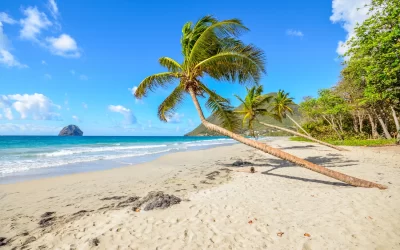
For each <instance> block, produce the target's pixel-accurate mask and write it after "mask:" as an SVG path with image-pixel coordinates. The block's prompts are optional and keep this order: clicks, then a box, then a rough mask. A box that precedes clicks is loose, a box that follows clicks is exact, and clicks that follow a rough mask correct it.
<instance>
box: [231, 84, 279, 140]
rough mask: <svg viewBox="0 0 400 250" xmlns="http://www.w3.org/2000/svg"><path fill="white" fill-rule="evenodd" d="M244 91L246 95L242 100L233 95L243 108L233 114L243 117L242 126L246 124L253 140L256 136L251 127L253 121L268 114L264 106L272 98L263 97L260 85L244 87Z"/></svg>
mask: <svg viewBox="0 0 400 250" xmlns="http://www.w3.org/2000/svg"><path fill="white" fill-rule="evenodd" d="M246 90H247V95H246V97H245V98H244V100H243V99H242V98H240V97H239V96H238V95H235V97H236V98H237V99H238V100H239V101H240V102H241V103H242V104H243V108H242V109H241V110H237V111H235V112H236V113H238V114H241V115H242V116H243V126H244V125H245V124H246V123H247V127H248V129H249V132H250V135H251V136H252V137H254V138H255V137H256V135H255V133H254V127H253V123H254V120H256V119H257V116H260V115H267V114H268V110H267V109H266V108H265V107H264V106H265V104H266V103H269V102H270V101H271V99H272V96H269V95H263V94H262V92H263V87H262V86H261V85H259V86H253V87H251V88H247V87H246ZM263 107H264V108H263Z"/></svg>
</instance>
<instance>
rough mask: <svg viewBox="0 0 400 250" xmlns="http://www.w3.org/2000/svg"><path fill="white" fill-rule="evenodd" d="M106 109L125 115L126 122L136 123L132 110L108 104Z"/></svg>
mask: <svg viewBox="0 0 400 250" xmlns="http://www.w3.org/2000/svg"><path fill="white" fill-rule="evenodd" d="M108 110H109V111H111V112H116V113H120V114H122V115H123V116H124V117H125V122H126V123H128V124H134V123H136V117H135V116H134V115H133V113H132V111H131V110H130V109H128V108H125V107H124V106H121V105H116V106H115V105H109V106H108Z"/></svg>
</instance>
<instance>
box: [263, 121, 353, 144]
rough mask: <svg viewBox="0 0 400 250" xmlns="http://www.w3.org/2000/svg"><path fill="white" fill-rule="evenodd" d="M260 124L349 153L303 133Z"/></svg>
mask: <svg viewBox="0 0 400 250" xmlns="http://www.w3.org/2000/svg"><path fill="white" fill-rule="evenodd" d="M260 124H262V125H264V126H267V127H270V128H275V129H279V130H282V131H285V132H288V133H291V134H293V135H297V136H301V137H303V138H306V139H309V140H310V141H313V142H316V143H319V144H321V145H324V146H327V147H330V148H334V149H336V150H339V151H349V150H347V149H345V148H341V147H337V146H335V145H332V144H329V143H327V142H323V141H320V140H317V139H315V138H314V137H311V136H307V135H304V134H301V133H297V132H295V131H293V130H290V129H286V128H281V127H278V126H275V125H271V124H267V123H263V122H260Z"/></svg>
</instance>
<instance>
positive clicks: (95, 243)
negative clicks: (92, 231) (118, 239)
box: [91, 238, 100, 247]
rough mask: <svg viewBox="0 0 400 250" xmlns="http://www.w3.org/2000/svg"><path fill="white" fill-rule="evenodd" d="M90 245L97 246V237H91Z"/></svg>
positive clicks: (98, 241)
mask: <svg viewBox="0 0 400 250" xmlns="http://www.w3.org/2000/svg"><path fill="white" fill-rule="evenodd" d="M91 243H92V246H95V247H97V246H98V245H99V244H100V240H99V239H97V238H94V239H92V242H91Z"/></svg>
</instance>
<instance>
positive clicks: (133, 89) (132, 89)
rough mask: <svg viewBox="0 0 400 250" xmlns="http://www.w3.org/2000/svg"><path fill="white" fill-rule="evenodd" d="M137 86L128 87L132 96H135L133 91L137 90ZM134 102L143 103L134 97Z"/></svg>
mask: <svg viewBox="0 0 400 250" xmlns="http://www.w3.org/2000/svg"><path fill="white" fill-rule="evenodd" d="M137 88H138V87H137V86H133V88H128V90H129V92H131V93H132V95H133V97H135V92H136V90H137ZM135 103H143V100H141V99H137V98H135Z"/></svg>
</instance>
